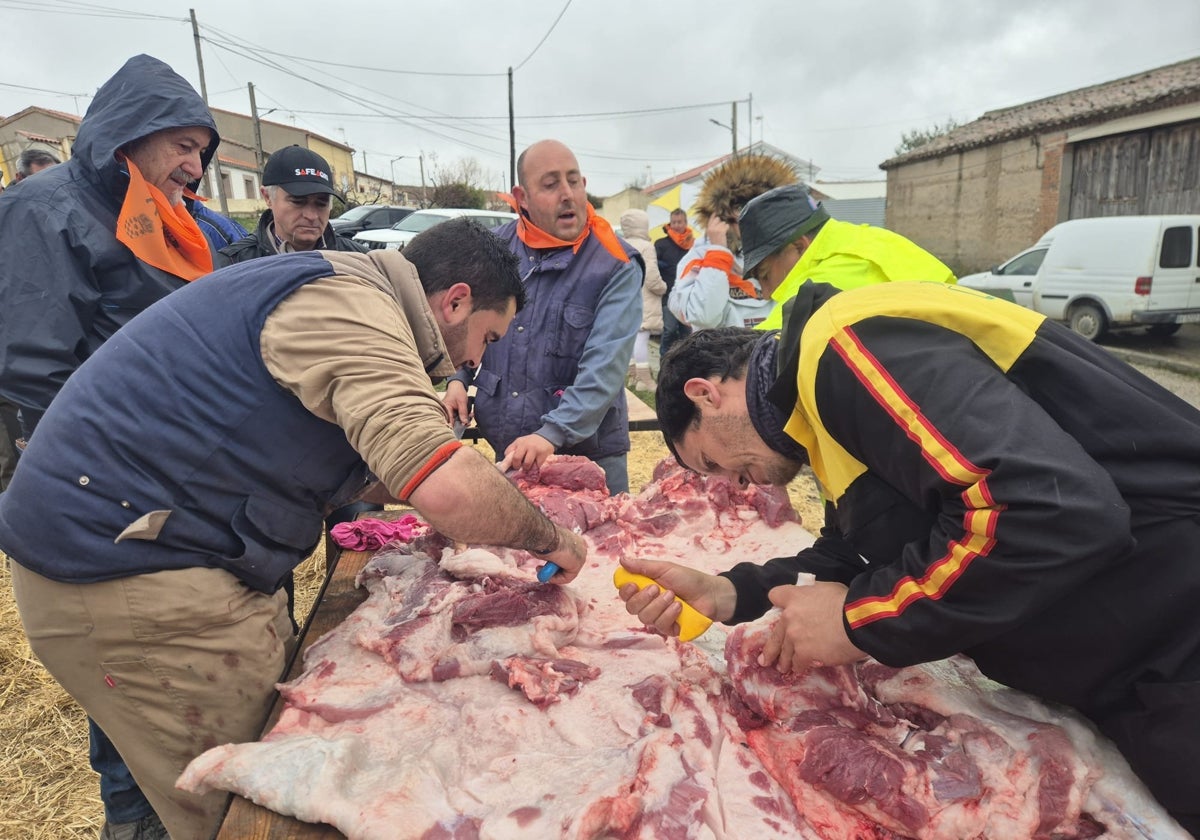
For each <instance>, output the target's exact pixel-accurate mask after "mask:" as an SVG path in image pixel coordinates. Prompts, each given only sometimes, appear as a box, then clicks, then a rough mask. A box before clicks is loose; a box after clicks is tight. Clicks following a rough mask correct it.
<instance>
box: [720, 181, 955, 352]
mask: <svg viewBox="0 0 1200 840" xmlns="http://www.w3.org/2000/svg"><path fill="white" fill-rule="evenodd" d="M738 228H739V229H740V231H741V236H742V254H743V257H742V265H743V269H742V273H743V275H744V276H746V277H752V278H754V279H755V280H757V281H758V284H759V286H760V287H761V288H762V292H763V295H764V296H769V297H770V298H771V299H772V300H774V301H775V304H776V305H775V307H774V308H773V309H772V310H771V313H770V314H769V315H768V316H767V317H766V319H764V320H763V321H762V322H761V323H760V324H758V325H757V327H756V329H760V330H770V329H779V328H780V327H782V326H783V317H782V316H783V304H784V303H785V302H786V301H788V300H790V299H791V298H793V297H795V296H796V291H797V290H798V289H799V288H800V286H801V285H802V284H803V283H804V281H806V280H812V281H814V282H817V283H828V284H830V285H832V286H836V287H837V288H839V289H854V288H857V287H859V286H869V285H871V284H874V283H887V282H891V281H896V280H932V281H935V282H940V283H954V282H955V278H954V272H953V271H951V270H950V269H949V268H948V267H947V266H946V265H945V264H944V263H942V261H941V260H939V259H938V258H937V257H935V256H934V255H933V254H931V253H929V252H928V251H926V250H925V249H924V248H921V247H920V246H919V245H916V244H915V243H913V242H910V241H909V240H907V239H905V238H904V237H903V236H901V235H900V234H898V233H892V232H891V231H890V230H886V229H884V228H880V227H873V226H871V225H856V224H851V223H850V222H839V221H838V220H837V219H833V218H830V216H829V213H828V212H827V211H826V210H825V208H824V206H822V205H821V203H820V202H818V201H816V200H815V199H814V198H813V197H812V194H811V193H810V192H809V191H808V188H807V187H805V186H803V185H801V184H790V185H788V186H785V187H776V188H775V189H773V190H767V191H766V192H765V193H763V194H762V195H759V196H756V197H755V198H753V199H751V200H750V201H749V202H747V203H746V206H745V207H743V208H742V211H741V215H739V216H738Z"/></svg>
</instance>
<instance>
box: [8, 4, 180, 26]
mask: <svg viewBox="0 0 1200 840" xmlns="http://www.w3.org/2000/svg"><path fill="white" fill-rule="evenodd" d="M0 9H12V10H14V11H21V12H37V13H38V14H47V13H48V14H56V13H58V14H70V15H72V16H74V17H102V18H118V19H122V20H167V21H171V22H173V23H186V22H187V20H188V19H187V18H180V17H170V16H168V15H153V14H149V13H147V12H133V11H129V10H127V9H114V8H112V7H110V6H102V5H99V4H95V3H75V2H70V0H45V2H40V0H39V2H28V1H27V0H15V2H14V0H4V1H3V2H0Z"/></svg>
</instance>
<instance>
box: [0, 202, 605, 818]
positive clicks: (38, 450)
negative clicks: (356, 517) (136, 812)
mask: <svg viewBox="0 0 1200 840" xmlns="http://www.w3.org/2000/svg"><path fill="white" fill-rule="evenodd" d="M515 263H516V260H515V258H514V257H513V256H512V254H511V253H509V251H508V249H507V248H506V247H505V246H504V244H503V243H502V242H501V241H500V240H498V239H497V238H496V237H494V236H493V235H492V234H491V233H490V232H488V231H487V230H486V229H484V228H483V227H481V226H479V225H478V224H476V223H474V222H471V221H469V220H467V219H461V220H452V221H450V222H446V223H444V224H442V225H438V226H437V227H435V228H432V229H430V230H429V231H427V232H425V233H422V234H421V235H420V236H418V237H416V238H415V239H414V240H413V242H412V243H411V244H410V245H409V246H408V247H407V248H406V249H405V251H404V255H403V256H401V255H400V254H399V253H398V252H394V251H387V250H381V251H374V252H372V253H370V254H351V253H341V252H334V251H306V252H301V253H296V254H284V255H279V256H276V257H271V258H269V259H262V260H251V261H248V262H246V263H242V264H239V265H235V266H231V267H230V268H226V269H223V270H221V271H217V272H214V273H213V274H211V275H209V276H208V277H206V278H205V280H204V282H202V283H193V284H190V285H189V286H187V287H186V288H184V289H181V290H179V291H178V292H174V293H172V294H171V295H168V296H167V297H165V298H164V299H163V300H161V301H159V302H158V303H156V304H155V305H154V306H152V307H150V308H149V309H147V310H146V311H145V312H143V313H142V314H141V315H140V316H138V317H137V318H135V319H133V320H132V321H131V322H130V323H129V324H127V325H126V326H124V327H123V328H122V329H121V331H120V332H119V333H118V334H117V336H115V337H114V338H113V339H111V340H110V341H108V342H106V343H105V344H104V345H103V346H102V347H100V348H98V349H97V350H96V352H95V353H94V354H92V356H91V357H90V358H89V359H88V360H87V361H86V362H84V363H83V365H82V366H81V367H80V368H79V369H78V370H77V371H76V372H75V373H74V374H73V375H72V376H71V377H70V378H69V379H68V380H67V381H66V383H65V385H64V386H63V388H62V390H61V391H60V392H59V394H58V396H57V397H56V398H55V400H54V402H53V403H51V405H50V407H49V409H48V410H47V411H46V414H45V416H44V417H43V418H42V421H41V423H40V424H39V425H38V430H37V434H36V435H34V436H33V438H32V439H31V440H30V442H29V446H28V448H27V449H26V450H25V453H24V454H23V455H22V457H21V461H20V464H19V465H18V466H17V470H16V473H15V474H14V476H13V481H12V484H11V485H10V486H9V488H8V490H7V491H5V492H4V493H3V494H0V550H3V551H4V552H5V553H6V554H7V555H8V557H9V559H10V564H9V565H10V569H11V572H12V578H13V591H14V594H15V596H16V601H17V605H18V608H19V609H20V613H21V621H22V623H23V624H24V626H25V630H26V633H27V634H28V636H29V640H30V645H31V646H32V648H33V651H34V653H36V654H37V656H38V658H39V659H41V661H42V663H43V664H44V665H45V666H46V668H47V669H48V670H49V671H50V673H51V674H52V675H53V676H54V678H55V679H57V680H58V681H59V682H60V683H61V684H62V685H63V687H64V688H65V689H66V690H67V691H68V692H69V693H70V694H71V696H72V697H74V698H75V699H76V700H77V701H78V702H79V703H80V705H82V706H83V708H84V709H85V710H86V711H87V713H88V714H89V715H90V716H91V717H92V718H93V719H95V721H96V722H97V723H98V724H99V725H100V727H101V728H102V729H103V730H104V731H105V732H106V733H107V734H108V735H109V737H110V738H111V739H112V742H113V743H114V744H115V745H116V747H117V749H118V750H119V751H120V754H121V756H122V757H124V759H125V761H126V763H127V764H128V766H129V769H130V770H131V771H132V772H133V776H134V778H135V779H136V780H137V782H138V785H139V786H140V787H141V788H142V791H143V792H144V793H145V794H146V796H147V798H148V799H149V800H150V803H151V804H152V805H153V807H154V810H155V812H156V813H157V814H158V815H159V817H160V818H161V819H162V822H163V824H164V825H165V826H166V828H167V830H168V832H169V833H170V835H171V836H172V837H177V838H184V837H189V838H190V837H208V836H210V835H211V834H212V832H213V830H214V829H215V828H216V826H217V824H218V821H219V819H220V817H221V814H222V813H223V809H224V804H225V795H224V794H222V793H220V792H213V793H208V794H206V795H204V796H198V795H195V794H191V793H185V792H183V791H179V790H176V789H175V787H174V782H175V780H176V779H177V778H178V777H179V774H180V773H181V772H182V771H183V769H184V767H185V766H186V765H187V764H188V762H189V761H191V759H193V758H195V757H196V756H197V755H199V754H200V753H201V752H203V751H204V750H205V749H208V748H209V747H212V746H215V745H217V744H221V743H228V742H231V741H234V742H236V741H247V740H253V739H254V738H256V737H257V736H258V734H259V731H260V729H261V727H262V725H263V723H264V721H265V719H266V715H267V712H268V711H269V709H270V706H271V702H272V700H273V698H274V685H275V682H276V681H277V680H278V679H279V678H280V677H281V676H282V674H283V671H284V667H285V664H286V662H287V661H288V655H289V653H290V651H291V649H292V648H293V647H294V640H295V636H294V635H293V631H292V625H291V620H290V618H289V616H288V612H287V596H286V593H285V592H284V591H283V590H282V589H281V582H282V581H283V580H284V578H286V577H287V576H288V574H289V573H290V572H291V571H292V569H293V568H294V567H295V566H296V565H298V564H299V563H300V562H301V561H302V560H304V558H305V557H307V556H308V555H309V554H310V553H311V551H312V549H313V547H314V546H315V544H316V543H317V541H318V539H319V538H320V536H321V532H322V517H323V516H325V515H326V514H327V513H328V512H329V511H330V510H333V509H336V508H338V507H341V506H343V505H345V504H348V503H350V502H353V501H355V500H356V499H359V498H363V497H367V498H370V499H371V500H373V501H378V502H387V501H395V500H400V501H405V502H407V503H409V504H411V505H412V506H413V507H415V508H416V509H417V511H419V512H420V513H421V514H422V516H423V517H424V518H425V519H426V520H427V521H428V522H429V523H430V524H432V525H433V526H434V527H435V528H436V529H437V530H438V531H439V532H441V533H442V534H445V535H446V536H447V537H449V538H450V539H453V540H458V541H462V542H475V543H489V544H493V545H503V546H511V547H514V548H520V549H526V550H528V551H531V552H535V553H537V554H539V555H541V556H543V557H545V558H546V560H548V561H551V562H553V563H555V564H557V565H558V566H559V567H560V569H561V571H560V572H559V573H558V574H556V576H555V578H554V581H555V582H567V581H569V580H571V579H573V578H574V577H575V575H576V573H577V572H578V571H579V569H580V568H581V566H582V564H583V562H584V559H585V555H586V549H585V547H584V543H583V541H582V539H581V538H580V537H578V536H577V535H575V534H574V533H572V532H571V531H569V530H566V529H563V528H559V527H557V526H555V525H554V524H553V523H552V522H550V520H548V519H547V518H546V517H545V516H543V515H542V514H541V513H540V512H539V511H538V510H537V509H536V508H535V507H534V506H533V505H531V504H530V503H529V501H528V500H527V499H525V497H524V496H522V495H521V493H520V492H519V491H518V490H517V489H516V488H515V487H514V486H513V485H512V484H511V483H510V482H509V481H508V479H506V478H505V477H504V476H503V475H501V474H500V472H498V471H497V470H496V469H495V467H494V466H493V465H492V464H491V463H490V462H489V461H488V460H487V459H486V458H483V457H481V456H480V455H479V454H478V453H477V452H476V451H475V450H474V449H472V448H470V447H464V446H463V445H462V444H461V442H460V441H458V440H457V439H455V437H454V434H453V432H452V431H451V429H450V427H449V426H448V425H447V423H446V415H445V413H444V411H443V408H442V403H441V400H440V399H439V397H438V395H437V393H436V392H435V390H434V382H435V381H440V380H442V379H444V378H445V377H447V376H449V375H451V374H453V373H454V371H455V370H456V369H457V368H458V367H460V366H462V365H467V366H475V365H478V364H479V361H480V359H481V358H482V355H483V351H484V348H485V347H486V346H487V345H489V344H490V343H492V342H495V341H496V340H498V339H499V338H500V337H501V336H502V335H503V334H504V332H505V330H507V329H508V326H509V323H510V322H511V321H512V319H513V316H514V315H515V314H516V313H517V312H518V311H519V310H520V309H521V307H522V305H523V303H524V293H523V291H522V289H521V284H520V278H519V276H518V275H517V271H516V264H515ZM47 523H53V524H52V526H48V524H47Z"/></svg>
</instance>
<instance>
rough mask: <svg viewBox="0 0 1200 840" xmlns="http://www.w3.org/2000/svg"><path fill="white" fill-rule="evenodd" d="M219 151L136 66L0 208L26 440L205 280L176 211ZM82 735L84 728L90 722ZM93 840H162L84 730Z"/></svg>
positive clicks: (157, 76) (160, 75) (2, 290)
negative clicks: (62, 396) (70, 384)
mask: <svg viewBox="0 0 1200 840" xmlns="http://www.w3.org/2000/svg"><path fill="white" fill-rule="evenodd" d="M219 140H220V138H219V136H218V134H217V127H216V123H215V122H214V121H213V118H212V114H210V113H209V110H208V107H207V106H206V105H205V104H204V100H203V99H201V97H200V95H199V94H198V93H196V91H195V90H194V89H193V88H192V86H191V85H190V84H189V83H188V82H187V80H185V79H184V78H183V77H182V76H180V75H178V74H177V73H175V71H173V70H172V69H171V68H170V67H169V66H167V65H166V64H164V63H163V62H161V61H159V60H158V59H155V58H152V57H150V56H148V55H139V56H135V57H133V58H131V59H129V61H127V62H126V63H125V65H124V66H123V67H121V69H120V70H118V71H117V72H116V74H115V75H113V77H112V78H111V79H109V80H108V81H107V82H105V83H104V84H103V85H102V86H101V87H100V89H99V90H98V91H97V92H96V96H95V98H94V99H93V100H92V104H91V107H89V108H88V111H87V114H85V115H84V118H83V121H82V122H81V123H80V126H79V133H78V135H77V136H76V139H75V143H74V146H73V148H72V151H71V159H70V160H69V161H67V162H66V163H64V164H61V165H59V166H55V167H53V168H51V169H48V170H46V171H45V172H43V173H40V174H39V175H38V177H36V178H30V179H28V180H24V181H22V182H21V183H19V184H16V185H14V186H13V187H12V188H11V189H8V190H6V191H5V192H4V194H3V196H0V397H2V398H3V399H5V400H7V401H8V402H11V403H13V404H14V405H16V406H17V407H18V409H19V411H20V418H21V424H22V428H23V430H24V434H25V436H26V437H29V436H30V435H32V434H33V433H34V431H35V429H36V427H37V424H38V422H39V421H40V419H41V417H42V415H43V414H44V413H45V411H46V409H47V407H48V406H49V405H50V401H51V400H52V399H53V398H54V397H55V395H56V394H57V393H58V391H59V389H60V388H62V386H63V384H64V383H65V382H66V380H67V377H69V376H70V375H71V374H72V373H73V372H74V371H75V369H76V368H78V367H79V366H80V365H81V364H83V362H84V361H85V360H86V359H87V358H88V357H89V356H91V355H92V354H93V353H94V352H95V351H96V350H97V349H98V348H99V347H100V345H102V344H103V343H104V342H105V341H107V340H108V339H109V338H110V337H112V335H113V334H114V333H115V332H116V331H117V330H118V329H119V328H120V327H122V326H124V325H125V324H126V323H128V321H129V320H130V319H132V318H133V317H134V316H135V315H137V314H138V313H139V312H141V311H142V310H143V309H145V308H147V307H148V306H150V304H152V303H154V302H155V301H157V300H159V299H160V298H163V297H165V296H166V295H167V294H168V293H170V292H173V291H175V290H176V289H179V288H181V287H182V286H184V285H186V284H187V282H188V281H190V280H193V279H196V278H197V277H201V276H203V275H205V274H207V273H209V272H210V271H211V270H212V256H211V252H210V251H209V247H208V243H207V241H206V240H205V237H204V234H203V233H202V231H201V230H200V228H199V227H197V225H196V222H195V220H194V219H193V218H192V217H191V215H189V214H188V212H187V208H186V207H185V206H184V201H183V199H184V191H185V189H186V188H187V185H188V184H189V183H192V182H195V181H198V180H199V179H200V178H201V177H202V176H203V174H204V169H205V168H206V167H207V166H208V163H209V161H210V160H211V159H212V157H213V155H214V154H215V153H216V148H217V143H218V142H219ZM89 723H90V721H89ZM91 759H92V767H93V768H95V769H96V771H97V772H98V773H100V791H101V798H102V799H103V800H104V806H105V820H106V823H105V828H104V831H103V833H102V834H101V837H102V838H118V837H120V838H124V837H130V838H147V837H165V836H166V832H165V830H163V829H162V826H161V823H159V821H158V818H157V816H156V815H155V814H154V811H153V809H152V808H151V807H150V804H149V802H147V801H146V798H145V797H144V796H143V795H142V792H141V791H140V790H139V789H138V787H137V785H136V783H135V782H134V781H133V778H132V777H131V776H130V774H129V771H128V769H127V768H126V767H125V765H124V762H123V761H122V760H121V758H120V755H119V754H118V753H117V751H116V750H115V749H114V748H113V746H112V744H111V743H110V742H109V741H108V739H107V737H105V736H104V733H103V732H101V731H100V730H99V729H98V728H97V727H95V725H94V724H91Z"/></svg>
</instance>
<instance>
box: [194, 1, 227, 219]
mask: <svg viewBox="0 0 1200 840" xmlns="http://www.w3.org/2000/svg"><path fill="white" fill-rule="evenodd" d="M188 13H189V14H190V15H191V16H192V40H193V41H195V42H196V66H197V67H199V68H200V96H201V98H203V99H204V106H205V107H206V108H207V107H208V85H206V84H205V83H204V56H203V55H201V54H200V25H199V24H198V23H196V10H195V9H188ZM209 110H210V112H211V110H212V109H209ZM212 165H213V171H214V172H216V173H217V197H218V198H219V199H220V200H221V212H222V213H224V214H225V215H226V216H228V215H229V202H228V201H227V200H226V199H225V184H224V182H223V179H222V178H221V159H220V157H219V156H218V155H217V153H216V150H214V151H213V156H212Z"/></svg>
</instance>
